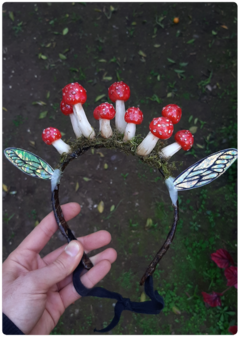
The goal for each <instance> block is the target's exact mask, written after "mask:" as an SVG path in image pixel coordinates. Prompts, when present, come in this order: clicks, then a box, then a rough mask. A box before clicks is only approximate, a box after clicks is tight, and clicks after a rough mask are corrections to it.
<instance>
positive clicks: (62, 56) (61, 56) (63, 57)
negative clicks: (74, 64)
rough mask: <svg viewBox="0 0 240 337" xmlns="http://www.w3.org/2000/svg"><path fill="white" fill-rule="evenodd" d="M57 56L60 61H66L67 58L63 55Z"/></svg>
mask: <svg viewBox="0 0 240 337" xmlns="http://www.w3.org/2000/svg"><path fill="white" fill-rule="evenodd" d="M58 56H59V58H60V59H61V60H66V58H67V56H65V55H63V54H61V53H60V54H58Z"/></svg>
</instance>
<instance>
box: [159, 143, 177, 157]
mask: <svg viewBox="0 0 240 337" xmlns="http://www.w3.org/2000/svg"><path fill="white" fill-rule="evenodd" d="M181 148H182V147H181V145H179V144H178V143H177V142H175V143H172V144H170V145H168V146H166V147H164V148H163V149H162V150H161V151H160V152H159V156H160V157H162V158H170V157H172V156H173V155H174V154H175V153H177V152H178V151H179V150H181Z"/></svg>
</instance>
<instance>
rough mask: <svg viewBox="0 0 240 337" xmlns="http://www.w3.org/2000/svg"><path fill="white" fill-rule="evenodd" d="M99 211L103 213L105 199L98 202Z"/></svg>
mask: <svg viewBox="0 0 240 337" xmlns="http://www.w3.org/2000/svg"><path fill="white" fill-rule="evenodd" d="M97 209H98V212H99V213H102V212H103V211H104V202H103V201H100V203H99V204H98V207H97Z"/></svg>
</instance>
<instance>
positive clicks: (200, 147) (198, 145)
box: [196, 144, 205, 149]
mask: <svg viewBox="0 0 240 337" xmlns="http://www.w3.org/2000/svg"><path fill="white" fill-rule="evenodd" d="M196 145H197V147H199V149H204V147H205V146H204V145H200V144H196Z"/></svg>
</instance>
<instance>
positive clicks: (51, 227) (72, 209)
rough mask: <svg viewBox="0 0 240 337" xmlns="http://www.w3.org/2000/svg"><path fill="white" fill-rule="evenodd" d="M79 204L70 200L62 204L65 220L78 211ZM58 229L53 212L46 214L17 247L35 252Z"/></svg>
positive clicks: (41, 247)
mask: <svg viewBox="0 0 240 337" xmlns="http://www.w3.org/2000/svg"><path fill="white" fill-rule="evenodd" d="M80 209H81V208H80V205H79V204H77V203H75V202H71V203H69V204H66V205H63V206H62V210H63V214H64V218H65V219H66V221H68V220H71V219H72V218H74V217H75V216H76V215H77V214H78V213H79V212H80ZM57 229H58V226H57V223H56V220H55V217H54V215H53V212H51V213H50V214H48V215H47V216H46V217H45V218H44V219H43V220H42V221H41V222H40V224H39V225H38V226H37V227H35V228H34V230H33V231H32V232H31V233H30V234H29V235H28V236H27V237H26V239H25V240H23V241H22V243H21V244H20V245H19V247H18V249H19V248H20V249H29V250H32V251H34V252H36V253H37V254H38V253H39V252H40V251H41V250H42V249H43V248H44V246H45V245H46V244H47V242H48V241H49V240H50V238H51V237H52V235H53V234H54V233H55V232H56V230H57Z"/></svg>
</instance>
